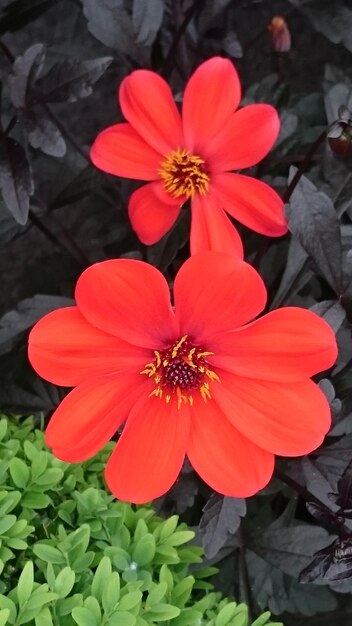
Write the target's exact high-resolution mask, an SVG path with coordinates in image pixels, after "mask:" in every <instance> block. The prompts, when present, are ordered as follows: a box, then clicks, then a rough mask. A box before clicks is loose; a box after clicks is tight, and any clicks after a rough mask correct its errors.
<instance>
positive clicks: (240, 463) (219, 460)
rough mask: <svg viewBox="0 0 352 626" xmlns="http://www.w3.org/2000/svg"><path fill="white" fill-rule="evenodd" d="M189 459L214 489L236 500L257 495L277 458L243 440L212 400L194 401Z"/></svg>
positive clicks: (266, 480) (197, 399)
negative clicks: (205, 401) (205, 402)
mask: <svg viewBox="0 0 352 626" xmlns="http://www.w3.org/2000/svg"><path fill="white" fill-rule="evenodd" d="M187 456H188V457H189V460H190V462H191V463H192V465H193V467H194V469H195V470H196V471H197V472H198V474H199V475H200V476H201V477H202V478H203V480H204V481H205V482H206V483H208V485H210V487H211V488H212V489H215V491H218V492H219V493H223V494H224V495H226V496H233V497H235V498H246V497H248V496H252V495H253V494H255V493H257V491H259V489H262V488H263V487H265V485H267V483H268V482H269V480H270V478H271V476H272V473H273V471H274V456H273V455H272V454H270V453H268V452H265V451H264V450H262V449H261V448H259V447H258V446H256V445H255V444H254V443H252V442H251V441H249V439H246V437H243V435H241V433H240V432H239V431H238V430H237V429H236V428H234V427H233V426H232V424H230V422H229V421H228V420H227V419H226V417H225V415H224V413H223V412H222V411H221V410H220V408H219V407H218V406H217V405H216V404H215V402H214V401H213V400H209V401H208V402H207V404H204V402H203V400H201V399H200V398H195V403H194V405H193V407H192V417H191V434H190V439H189V444H188V448H187Z"/></svg>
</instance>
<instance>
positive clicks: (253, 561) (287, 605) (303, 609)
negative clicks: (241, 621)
mask: <svg viewBox="0 0 352 626" xmlns="http://www.w3.org/2000/svg"><path fill="white" fill-rule="evenodd" d="M246 562H247V567H248V573H249V577H250V581H251V591H252V592H253V597H254V598H255V601H256V602H258V604H259V606H260V607H261V608H262V610H265V609H267V608H269V609H270V610H271V611H272V612H273V613H275V615H278V614H281V613H283V612H284V611H288V612H290V613H301V614H303V615H304V616H305V617H308V616H311V615H314V614H315V613H324V612H325V611H333V610H334V609H335V608H336V605H337V603H336V600H335V598H334V596H333V594H332V593H331V591H330V590H329V589H327V588H326V587H323V586H318V585H312V584H310V585H309V584H308V585H301V584H300V583H299V582H298V581H297V580H296V579H295V578H293V577H291V576H288V575H287V574H284V573H283V572H281V571H280V570H279V569H277V568H276V567H274V566H272V565H270V564H269V563H267V562H266V561H264V559H262V558H260V557H259V556H257V555H256V554H254V552H251V551H250V550H248V551H247V553H246ZM304 623H306V620H305V622H304Z"/></svg>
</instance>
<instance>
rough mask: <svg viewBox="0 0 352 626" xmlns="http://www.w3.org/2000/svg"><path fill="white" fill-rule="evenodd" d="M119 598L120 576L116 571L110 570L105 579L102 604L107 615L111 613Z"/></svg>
mask: <svg viewBox="0 0 352 626" xmlns="http://www.w3.org/2000/svg"><path fill="white" fill-rule="evenodd" d="M119 599H120V576H119V574H118V573H117V572H112V574H110V576H109V579H108V580H107V581H106V584H105V587H104V590H103V595H102V605H103V609H104V611H105V613H107V614H108V615H109V614H110V613H112V612H113V611H114V610H115V608H116V606H117V604H118V601H119Z"/></svg>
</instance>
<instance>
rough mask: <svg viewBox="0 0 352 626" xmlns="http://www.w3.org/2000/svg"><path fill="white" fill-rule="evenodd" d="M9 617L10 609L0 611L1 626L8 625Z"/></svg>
mask: <svg viewBox="0 0 352 626" xmlns="http://www.w3.org/2000/svg"><path fill="white" fill-rule="evenodd" d="M9 615H10V611H9V609H2V610H1V611H0V626H5V624H8V618H9Z"/></svg>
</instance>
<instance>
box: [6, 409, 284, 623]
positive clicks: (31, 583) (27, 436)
mask: <svg viewBox="0 0 352 626" xmlns="http://www.w3.org/2000/svg"><path fill="white" fill-rule="evenodd" d="M111 445H112V444H111ZM111 445H109V446H108V447H107V448H106V449H105V450H104V451H103V452H102V453H101V454H99V455H98V456H97V457H95V458H94V459H92V460H91V461H89V462H86V463H83V464H78V465H69V464H67V463H63V462H61V461H59V460H57V459H55V458H54V457H53V456H52V455H51V454H50V453H49V452H48V451H47V450H46V449H45V445H44V441H43V433H42V431H40V430H34V427H33V420H32V419H31V418H28V419H26V420H25V421H22V422H19V421H16V420H12V421H8V420H6V419H5V418H3V419H1V420H0V450H1V452H0V478H1V487H0V573H1V581H0V626H5V624H10V625H13V626H20V625H21V624H29V626H34V625H35V626H53V625H55V626H56V625H57V626H76V625H77V624H78V626H148V625H150V624H171V625H172V626H201V625H208V626H248V616H247V608H246V606H245V605H244V604H236V603H235V602H231V601H230V600H228V599H226V598H223V599H222V598H221V596H220V594H219V593H216V592H214V590H213V587H212V585H211V584H210V583H209V582H208V580H207V579H208V577H209V576H211V575H212V574H213V573H214V571H215V570H214V569H213V568H209V567H208V568H203V569H194V570H192V573H190V566H192V565H195V564H200V563H201V562H202V550H201V548H199V547H196V546H193V545H189V543H188V542H189V541H190V540H191V539H192V538H193V536H194V533H193V532H192V531H191V530H189V529H188V528H187V526H186V525H185V524H183V523H182V524H179V523H178V518H177V516H175V515H174V516H172V517H170V518H169V519H166V520H162V519H161V518H159V517H157V516H156V515H155V513H154V511H153V509H152V508H151V507H150V506H138V507H134V506H131V505H129V504H127V503H122V502H117V501H115V500H114V498H113V497H112V496H111V495H109V494H108V493H107V492H106V491H105V490H104V489H102V485H103V478H102V470H103V467H104V462H105V460H106V458H107V456H108V454H109V452H110V451H111ZM198 567H199V566H198ZM264 625H265V626H280V625H279V624H276V625H274V624H273V622H270V613H265V614H263V615H262V616H261V617H259V618H258V619H257V620H256V621H255V622H254V623H253V624H252V626H264Z"/></svg>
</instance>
